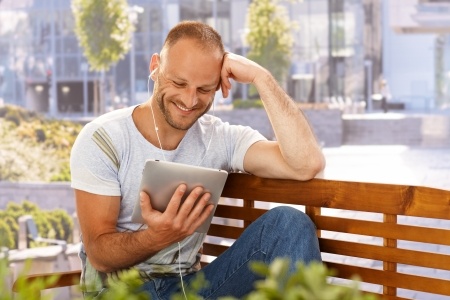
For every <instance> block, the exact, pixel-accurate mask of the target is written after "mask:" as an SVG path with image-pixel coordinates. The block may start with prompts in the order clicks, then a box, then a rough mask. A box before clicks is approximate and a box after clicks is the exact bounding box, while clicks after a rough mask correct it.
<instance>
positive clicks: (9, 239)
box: [0, 219, 15, 249]
mask: <svg viewBox="0 0 450 300" xmlns="http://www.w3.org/2000/svg"><path fill="white" fill-rule="evenodd" d="M14 246H15V244H14V236H13V234H12V232H11V228H10V227H9V225H8V224H7V223H6V222H5V221H4V220H2V219H0V248H1V247H6V248H8V249H12V248H14Z"/></svg>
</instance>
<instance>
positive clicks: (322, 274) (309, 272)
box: [245, 258, 376, 300]
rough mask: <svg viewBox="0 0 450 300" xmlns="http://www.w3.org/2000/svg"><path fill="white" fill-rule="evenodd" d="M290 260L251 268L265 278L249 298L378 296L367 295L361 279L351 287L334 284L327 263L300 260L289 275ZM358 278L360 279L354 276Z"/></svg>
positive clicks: (357, 299) (355, 299)
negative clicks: (361, 287) (328, 279)
mask: <svg viewBox="0 0 450 300" xmlns="http://www.w3.org/2000/svg"><path fill="white" fill-rule="evenodd" d="M289 264H290V261H289V260H288V259H281V258H278V259H276V260H275V261H274V262H273V263H272V264H270V265H269V266H267V265H266V264H264V263H261V262H254V263H253V264H252V265H251V268H252V270H253V272H254V273H256V274H259V275H261V276H263V277H265V279H263V280H260V281H257V282H256V284H255V290H254V291H253V292H251V293H250V294H248V295H247V296H246V297H245V299H247V300H259V299H273V300H275V299H286V300H288V299H295V300H314V299H317V300H373V299H376V297H375V296H374V295H370V294H363V293H362V292H361V291H360V290H359V289H358V282H357V281H356V280H354V281H353V284H352V285H350V286H342V285H334V284H330V283H328V281H327V278H328V276H332V275H333V271H332V270H329V269H328V268H327V267H326V266H325V265H324V264H322V263H319V262H312V263H310V264H309V265H307V266H306V265H304V264H303V263H301V262H299V263H297V265H296V266H297V269H296V271H295V272H294V274H292V275H290V274H289ZM354 279H356V278H354Z"/></svg>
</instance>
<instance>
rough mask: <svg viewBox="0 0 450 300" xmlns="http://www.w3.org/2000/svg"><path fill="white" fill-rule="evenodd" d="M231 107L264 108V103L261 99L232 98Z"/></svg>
mask: <svg viewBox="0 0 450 300" xmlns="http://www.w3.org/2000/svg"><path fill="white" fill-rule="evenodd" d="M233 108H244V109H246V108H264V105H263V103H262V101H261V99H257V100H242V99H235V100H233Z"/></svg>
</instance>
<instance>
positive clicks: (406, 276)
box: [13, 174, 450, 299]
mask: <svg viewBox="0 0 450 300" xmlns="http://www.w3.org/2000/svg"><path fill="white" fill-rule="evenodd" d="M222 196H223V197H224V198H225V199H223V201H222V202H223V203H221V205H219V206H218V208H217V210H216V213H215V216H216V217H217V218H216V219H215V221H214V223H217V224H212V225H211V227H210V230H209V232H208V237H207V241H206V242H205V244H204V253H205V255H207V256H205V259H208V258H209V259H213V258H214V257H215V256H217V255H219V254H220V253H222V252H223V251H224V250H226V249H227V245H224V244H223V242H222V243H220V242H217V241H221V240H222V241H223V238H226V239H227V241H229V242H230V243H231V242H232V241H233V240H234V239H236V238H238V237H239V235H240V234H241V233H242V231H243V229H244V228H245V227H246V226H248V225H249V224H250V223H251V222H252V221H253V220H255V219H256V218H258V217H259V216H260V215H261V214H263V213H264V212H265V211H266V210H267V209H268V208H270V207H273V206H275V205H286V204H288V205H299V209H304V211H305V212H306V213H307V214H308V215H309V216H310V217H311V219H312V220H313V221H314V223H315V224H316V226H317V229H318V230H317V233H318V236H319V242H320V247H321V251H322V255H323V260H324V262H325V263H326V264H327V265H328V266H329V267H330V268H333V269H335V270H336V271H337V272H338V274H337V276H336V278H332V279H331V280H333V281H334V282H336V283H340V281H343V280H346V279H348V278H350V277H351V276H352V275H354V274H358V275H359V277H360V278H361V280H362V284H361V288H362V289H363V290H366V291H368V292H374V293H379V294H381V295H382V298H383V299H411V298H412V299H415V298H419V299H420V298H423V297H424V295H425V296H427V297H428V298H430V296H428V295H427V294H423V293H431V294H435V295H436V297H438V296H440V297H442V298H445V296H450V191H445V190H440V189H435V188H428V187H418V186H408V185H393V184H377V183H361V182H346V181H337V180H325V179H313V180H310V181H306V182H301V181H294V180H279V179H263V178H258V177H256V176H251V175H245V174H230V175H229V177H228V180H227V183H226V185H225V188H224V190H223V193H222ZM226 198H231V199H240V200H229V199H226ZM242 199H243V200H242ZM219 223H220V224H219ZM427 224H431V226H428V225H427ZM436 224H437V226H436ZM214 241H216V242H217V243H216V242H214ZM427 274H431V276H429V275H427ZM53 275H54V274H53ZM58 275H60V277H59V280H58V281H57V282H56V283H55V284H54V285H52V286H49V287H48V288H53V287H61V286H68V285H72V284H74V283H75V284H76V283H78V282H79V277H80V271H72V272H65V273H60V274H58ZM42 276H48V275H34V276H30V277H29V278H28V280H34V279H35V278H42ZM15 289H17V287H16V286H14V287H13V290H15Z"/></svg>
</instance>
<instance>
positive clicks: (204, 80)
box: [161, 39, 223, 85]
mask: <svg viewBox="0 0 450 300" xmlns="http://www.w3.org/2000/svg"><path fill="white" fill-rule="evenodd" d="M222 59H223V54H222V52H221V51H220V49H217V48H212V47H208V46H206V47H205V46H203V45H201V44H200V43H199V42H198V41H196V40H193V39H181V40H179V41H178V42H176V43H175V44H174V45H172V47H170V48H167V49H164V50H163V51H162V52H161V67H162V69H163V71H164V73H165V75H166V76H175V77H177V78H178V79H182V80H185V81H188V82H190V83H193V84H198V85H205V84H212V83H218V81H219V79H220V70H221V68H222Z"/></svg>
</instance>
